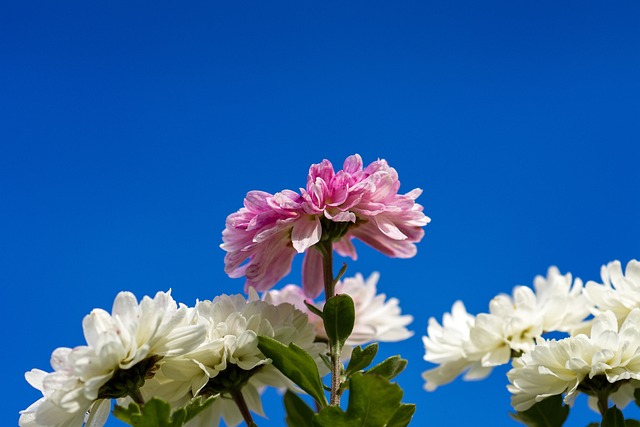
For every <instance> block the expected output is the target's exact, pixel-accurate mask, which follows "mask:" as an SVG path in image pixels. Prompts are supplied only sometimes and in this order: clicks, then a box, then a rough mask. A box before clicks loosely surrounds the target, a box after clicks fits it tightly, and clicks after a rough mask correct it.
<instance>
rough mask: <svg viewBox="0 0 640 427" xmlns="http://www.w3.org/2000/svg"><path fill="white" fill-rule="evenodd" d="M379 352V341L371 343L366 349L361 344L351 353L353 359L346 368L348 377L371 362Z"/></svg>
mask: <svg viewBox="0 0 640 427" xmlns="http://www.w3.org/2000/svg"><path fill="white" fill-rule="evenodd" d="M377 353H378V343H375V342H374V343H373V344H369V345H368V346H366V347H365V348H364V349H363V348H361V347H360V346H358V347H356V348H354V349H353V353H351V359H350V360H349V364H348V365H347V369H346V370H345V375H346V376H347V377H349V376H351V375H352V374H354V373H355V372H358V371H360V370H362V369H364V368H366V367H367V366H369V365H370V364H371V362H372V361H373V358H374V357H376V354H377Z"/></svg>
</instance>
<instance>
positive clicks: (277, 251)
mask: <svg viewBox="0 0 640 427" xmlns="http://www.w3.org/2000/svg"><path fill="white" fill-rule="evenodd" d="M399 188H400V181H399V180H398V174H397V172H396V170H395V169H393V168H391V167H389V165H388V164H387V162H386V161H385V160H377V161H375V162H373V163H371V164H370V165H369V166H367V167H366V168H363V164H362V158H361V157H360V156H359V155H358V154H355V155H353V156H350V157H348V158H347V159H346V160H345V162H344V165H343V169H342V170H340V171H338V172H337V173H336V172H335V171H334V170H333V166H332V164H331V162H329V161H328V160H323V161H322V162H321V163H318V164H315V165H312V166H311V168H310V169H309V175H308V177H307V185H306V189H301V190H300V191H301V194H297V193H295V192H293V191H290V190H285V191H283V192H281V193H277V194H275V195H271V194H268V193H264V192H259V191H252V192H250V193H249V194H247V198H246V199H245V207H244V208H242V209H240V210H239V211H238V212H236V213H234V214H231V215H229V217H228V218H227V224H226V225H227V226H226V229H225V230H224V231H223V233H222V236H223V242H224V243H223V245H221V247H222V249H224V250H226V251H227V252H228V253H227V256H226V257H225V271H226V272H227V273H228V274H229V275H230V276H231V277H241V276H246V277H247V283H246V285H245V290H246V289H248V287H250V286H253V287H255V288H256V289H257V290H259V291H263V290H267V289H270V288H271V287H272V286H273V285H274V284H275V283H276V282H277V281H278V280H280V279H281V278H282V277H284V276H285V275H286V274H288V273H289V271H290V270H291V261H292V259H293V256H294V255H295V254H296V253H305V259H304V261H303V271H302V286H303V289H304V291H305V294H306V295H307V296H309V297H311V298H315V297H317V296H318V295H319V294H320V293H321V292H322V289H323V283H324V281H323V277H322V255H321V253H320V252H319V251H315V250H308V249H309V248H311V247H312V246H314V245H315V244H317V243H318V242H320V241H321V240H330V241H331V242H332V243H333V249H335V250H336V252H338V253H339V254H340V255H342V256H349V257H351V258H352V259H356V258H357V254H356V250H355V247H354V246H353V243H352V239H354V238H355V239H359V240H361V241H362V242H364V243H365V244H367V245H369V246H371V247H373V248H374V249H377V250H379V251H380V252H382V253H383V254H385V255H388V256H390V257H397V258H410V257H412V256H414V255H415V254H416V246H415V243H417V242H419V241H420V240H421V239H422V236H423V235H424V230H423V229H422V227H424V226H425V225H427V224H428V223H429V221H430V219H429V218H428V217H427V216H426V215H425V214H424V213H423V212H422V210H423V208H422V206H421V205H419V204H417V203H416V202H415V199H416V198H417V197H418V196H419V195H420V194H421V193H422V190H420V189H415V190H413V191H411V192H409V193H407V194H404V195H401V194H398V190H399ZM247 259H248V262H247V263H246V264H243V262H245V261H246V260H247Z"/></svg>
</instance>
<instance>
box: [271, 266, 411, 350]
mask: <svg viewBox="0 0 640 427" xmlns="http://www.w3.org/2000/svg"><path fill="white" fill-rule="evenodd" d="M379 278H380V274H379V273H378V272H374V273H372V274H371V275H370V276H369V278H367V280H365V279H364V277H363V276H362V274H360V273H357V274H356V275H355V276H353V277H347V278H344V279H342V280H340V281H339V282H338V283H337V284H336V287H335V291H336V294H346V295H349V296H350V297H351V298H352V299H353V304H354V308H355V315H356V316H355V324H354V327H353V331H352V332H351V335H350V336H349V338H348V339H347V341H346V342H345V344H346V345H347V346H356V345H361V344H366V343H370V342H395V341H402V340H405V339H407V338H409V337H411V336H413V332H412V331H410V330H408V329H407V328H406V326H407V325H408V324H409V323H411V322H412V321H413V316H410V315H403V314H401V309H400V306H399V301H398V300H397V299H396V298H390V299H388V300H387V299H386V295H385V294H379V293H377V284H378V279H379ZM264 299H265V301H268V302H270V303H272V304H280V303H283V302H287V303H290V304H293V305H294V306H296V308H298V309H299V310H301V311H303V312H304V313H305V314H307V316H309V322H310V323H312V324H314V325H315V328H316V335H317V336H318V337H319V338H322V339H327V335H326V332H325V330H324V325H323V322H322V319H321V318H320V317H319V316H317V315H316V314H314V313H312V312H311V311H310V310H309V309H308V308H307V306H306V304H305V301H307V303H311V304H313V305H315V306H316V307H318V308H319V309H322V306H323V305H324V301H320V302H314V301H312V300H309V299H307V298H306V296H305V294H304V292H303V290H302V288H300V287H298V286H295V285H287V286H285V287H284V288H283V289H281V290H272V291H269V292H267V293H266V294H265V296H264Z"/></svg>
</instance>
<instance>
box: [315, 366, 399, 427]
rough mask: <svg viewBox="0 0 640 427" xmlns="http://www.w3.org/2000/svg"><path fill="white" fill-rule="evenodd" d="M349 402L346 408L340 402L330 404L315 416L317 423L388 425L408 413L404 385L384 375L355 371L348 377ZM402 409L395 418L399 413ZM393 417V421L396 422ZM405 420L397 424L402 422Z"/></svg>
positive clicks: (366, 426)
mask: <svg viewBox="0 0 640 427" xmlns="http://www.w3.org/2000/svg"><path fill="white" fill-rule="evenodd" d="M348 381H349V382H350V385H349V389H350V391H349V404H348V406H347V410H346V412H345V411H343V410H342V409H340V408H339V407H337V406H327V407H326V408H323V409H322V410H320V412H319V413H318V414H316V416H315V418H314V425H315V426H317V427H335V426H340V427H385V426H388V425H389V422H390V421H393V420H394V419H395V420H396V421H397V420H398V419H399V418H403V417H406V412H405V411H407V409H401V408H402V407H403V406H405V405H403V404H402V403H401V400H402V394H403V392H402V389H401V388H400V386H398V385H397V384H392V383H390V382H389V381H388V380H386V379H385V378H382V377H379V376H375V375H364V374H361V373H355V374H353V375H352V376H351V378H350V379H349V380H348ZM399 410H400V411H401V412H400V414H398V418H396V413H398V411H399ZM396 421H394V422H396ZM400 425H402V424H395V426H400Z"/></svg>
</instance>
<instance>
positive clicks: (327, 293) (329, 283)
mask: <svg viewBox="0 0 640 427" xmlns="http://www.w3.org/2000/svg"><path fill="white" fill-rule="evenodd" d="M322 246H323V248H322V249H323V250H322V275H323V276H324V297H325V301H326V300H328V299H329V298H331V297H332V296H333V294H334V285H335V283H334V280H333V243H331V241H330V240H327V241H325V242H323V243H322Z"/></svg>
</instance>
